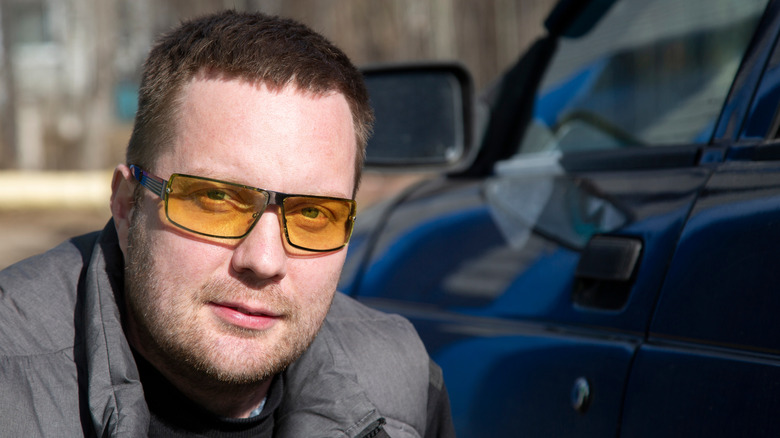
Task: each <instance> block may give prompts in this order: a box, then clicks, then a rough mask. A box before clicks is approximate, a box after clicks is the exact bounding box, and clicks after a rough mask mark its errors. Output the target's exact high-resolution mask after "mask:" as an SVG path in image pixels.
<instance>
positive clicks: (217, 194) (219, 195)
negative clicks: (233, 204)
mask: <svg viewBox="0 0 780 438" xmlns="http://www.w3.org/2000/svg"><path fill="white" fill-rule="evenodd" d="M206 196H207V197H208V198H209V199H211V200H214V201H224V200H225V198H226V197H227V193H225V192H223V191H219V190H209V191H208V192H206Z"/></svg>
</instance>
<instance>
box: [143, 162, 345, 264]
mask: <svg viewBox="0 0 780 438" xmlns="http://www.w3.org/2000/svg"><path fill="white" fill-rule="evenodd" d="M129 167H130V172H131V173H132V174H133V177H134V178H135V179H136V181H138V183H139V184H141V185H142V186H144V187H146V188H147V189H148V190H149V191H151V192H152V193H154V194H155V195H157V196H159V197H160V198H161V199H162V200H163V202H164V203H165V218H166V219H168V222H170V223H172V224H173V225H175V226H177V227H179V228H181V229H183V230H187V231H189V232H191V233H195V234H198V235H201V236H206V237H214V238H218V239H243V238H244V237H246V236H247V235H248V234H249V233H250V232H251V231H252V229H253V228H254V227H255V225H256V224H257V222H258V221H259V220H260V216H262V215H263V213H265V210H266V209H267V208H268V206H269V205H276V206H278V207H279V209H280V210H281V217H282V229H283V233H284V238H285V240H286V241H287V243H288V244H290V245H291V246H293V247H295V248H298V249H302V250H306V251H312V252H329V251H336V250H338V249H341V248H344V247H345V246H347V244H348V243H349V239H350V238H351V237H352V231H353V230H354V228H355V216H356V211H357V203H356V202H355V200H354V199H348V198H338V197H332V196H317V195H302V194H291V193H282V192H275V191H273V190H266V189H261V188H257V187H252V186H248V185H244V184H238V183H233V182H229V181H222V180H219V179H214V178H206V177H203V176H197V175H187V174H183V173H174V174H171V177H170V178H169V179H168V180H164V179H162V178H160V177H158V176H155V175H152V174H151V173H149V172H147V171H145V170H143V169H141V168H140V167H138V166H136V165H134V164H131V165H130V166H129ZM177 176H182V177H187V178H196V179H200V180H205V181H213V182H217V183H221V184H227V185H231V186H235V187H240V188H244V189H247V190H252V191H256V192H261V193H265V194H266V195H267V196H265V199H266V203H265V205H264V206H263V208H262V209H260V211H259V213H258V212H255V217H254V220H253V221H252V224H251V225H250V226H249V228H248V229H247V230H246V232H245V233H244V234H241V235H239V236H220V235H216V234H209V233H204V232H202V231H197V230H193V229H191V228H189V227H185V226H184V225H182V224H180V223H178V222H176V221H174V220H173V219H171V217H170V216H169V215H168V195H169V193H170V191H171V183H172V181H173V179H174V178H175V177H177ZM289 197H304V198H314V199H326V200H334V201H344V202H346V203H348V204H349V206H350V212H349V217H348V218H347V222H346V223H345V224H344V226H345V227H346V230H345V233H344V243H343V244H341V245H339V246H336V247H333V248H327V249H313V248H308V247H305V246H301V245H297V244H295V243H294V242H292V241H291V240H290V234H289V232H288V231H287V218H286V216H285V214H284V200H285V199H286V198H289Z"/></svg>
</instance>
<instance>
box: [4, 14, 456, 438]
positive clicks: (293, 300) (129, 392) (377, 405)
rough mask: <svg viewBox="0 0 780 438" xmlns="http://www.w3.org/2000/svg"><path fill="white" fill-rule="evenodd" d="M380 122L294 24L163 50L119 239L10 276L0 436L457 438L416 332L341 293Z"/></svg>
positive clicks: (239, 23) (257, 18)
mask: <svg viewBox="0 0 780 438" xmlns="http://www.w3.org/2000/svg"><path fill="white" fill-rule="evenodd" d="M371 123H372V112H371V109H370V107H369V105H368V98H367V94H366V91H365V88H364V85H363V83H362V78H361V76H360V74H359V72H358V71H357V70H356V69H355V68H354V67H353V66H352V65H351V63H350V62H349V60H348V59H347V57H346V56H345V55H344V54H343V53H342V52H341V51H339V50H338V49H337V48H335V47H333V46H332V45H331V44H330V43H329V42H327V41H326V40H325V39H323V38H322V37H321V36H319V35H317V34H315V33H314V32H312V31H311V30H309V29H308V28H306V27H304V26H302V25H300V24H297V23H295V22H292V21H288V20H283V19H278V18H275V17H268V16H264V15H262V14H241V13H236V12H224V13H220V14H216V15H213V16H209V17H205V18H202V19H198V20H195V21H191V22H188V23H185V24H183V25H182V26H181V27H180V28H178V29H176V30H174V31H173V32H172V33H170V34H168V35H165V36H163V37H162V38H161V39H160V41H158V43H157V45H156V46H155V47H154V48H153V49H152V51H151V52H150V55H149V58H148V60H147V63H146V65H145V71H144V76H143V81H142V85H141V90H140V97H139V110H138V114H137V116H136V121H135V126H134V130H133V134H132V137H131V140H130V143H129V146H128V151H127V163H128V164H127V165H125V164H121V165H119V166H117V168H116V171H115V173H114V179H113V182H112V196H111V212H112V216H113V218H112V221H111V222H109V224H108V225H107V226H106V228H105V229H104V230H103V231H102V232H100V233H93V234H90V235H86V236H82V237H78V238H75V239H72V240H70V241H68V242H66V243H64V244H62V245H60V246H59V247H57V248H55V249H53V250H52V251H49V252H47V253H45V254H43V255H41V256H38V257H34V258H32V259H29V260H27V261H24V262H21V263H19V264H17V265H15V266H12V267H10V268H8V269H7V270H5V271H3V272H2V273H0V387H2V391H0V425H2V430H3V434H5V435H9V436H37V435H41V436H74V435H81V434H83V435H88V436H145V435H147V434H148V435H152V436H177V435H181V436H192V435H197V436H272V435H273V436H291V437H309V436H324V437H331V436H334V437H335V436H338V437H380V436H392V437H418V436H447V435H451V434H452V425H451V419H450V417H449V415H450V414H449V402H448V400H447V394H446V390H445V388H444V385H443V382H442V378H441V371H440V369H439V368H438V367H437V366H436V365H435V364H433V363H432V362H431V361H430V359H429V358H428V355H427V354H426V352H425V349H424V347H423V346H422V344H421V342H420V340H419V338H418V337H417V335H416V333H415V332H414V330H413V329H412V328H411V326H410V324H409V323H408V322H407V321H405V320H403V319H401V318H400V317H396V316H390V315H385V314H382V313H379V312H377V311H374V310H370V309H368V308H366V307H364V306H362V305H360V304H358V303H356V302H355V301H353V300H351V299H349V298H347V297H345V296H343V295H341V294H335V288H336V283H337V280H338V277H339V274H340V271H341V267H342V264H343V262H344V258H345V251H346V249H345V247H346V244H347V242H348V240H349V235H350V233H351V230H352V223H353V221H354V214H355V204H354V201H353V199H354V195H355V191H356V189H357V185H358V182H359V180H360V169H361V166H362V160H363V156H364V147H365V143H366V140H367V137H368V135H369V132H370V126H371ZM326 315H327V316H326Z"/></svg>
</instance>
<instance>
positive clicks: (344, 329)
mask: <svg viewBox="0 0 780 438" xmlns="http://www.w3.org/2000/svg"><path fill="white" fill-rule="evenodd" d="M122 266H123V261H122V254H121V251H120V250H119V246H118V243H117V238H116V232H115V231H114V225H113V223H112V222H109V224H108V225H107V226H106V228H105V229H104V230H103V231H102V232H100V233H92V234H88V235H85V236H81V237H78V238H74V239H71V240H69V241H67V242H65V243H63V244H62V245H60V246H58V247H56V248H54V249H52V250H51V251H48V252H46V253H44V254H42V255H40V256H36V257H33V258H31V259H28V260H26V261H23V262H20V263H18V264H16V265H14V266H11V267H9V268H7V269H6V270H4V271H2V272H0V430H2V432H1V433H0V434H2V436H28V437H32V436H47V437H48V436H79V435H85V436H101V437H102V436H123V437H124V436H129V437H136V436H145V435H146V432H147V428H148V424H149V411H148V408H147V406H146V402H145V401H144V395H143V390H142V386H141V383H140V381H139V378H138V370H137V369H136V366H135V362H134V360H133V355H132V352H131V350H130V347H129V345H128V343H127V340H126V339H125V336H124V332H123V331H122V325H121V318H120V314H121V311H120V308H119V303H122V302H123V301H122V298H121V294H122V275H123V274H122V272H123V268H122ZM282 378H284V380H285V382H284V388H285V394H284V397H283V401H282V405H281V406H280V408H279V410H278V411H277V412H276V414H275V418H276V422H275V424H276V426H275V436H290V437H314V436H318V437H357V436H364V434H366V433H367V432H371V431H377V429H376V426H377V425H380V424H383V423H384V431H382V432H381V433H386V434H387V435H389V436H391V437H395V438H402V437H423V436H449V435H450V434H451V433H452V432H451V419H450V418H449V402H448V400H447V394H446V389H444V385H443V381H442V377H441V370H440V369H439V368H438V366H436V365H435V364H433V362H431V361H430V359H429V357H428V355H427V353H426V351H425V348H424V347H423V345H422V342H421V341H420V339H419V337H418V336H417V334H416V332H415V331H414V329H413V328H412V326H411V324H410V323H409V322H408V321H406V320H405V319H403V318H401V317H398V316H393V315H387V314H384V313H381V312H377V311H375V310H372V309H369V308H367V307H365V306H363V305H361V304H359V303H357V302H356V301H354V300H352V299H351V298H348V297H346V296H344V295H343V294H339V293H337V294H336V298H335V299H334V302H333V306H332V308H331V310H330V313H329V314H328V317H327V318H326V320H325V323H324V324H323V327H322V329H321V331H320V333H319V334H318V336H317V338H316V339H315V341H314V343H313V344H312V346H311V347H310V348H309V350H307V352H306V353H304V355H303V356H301V358H300V359H298V360H297V361H296V362H295V363H294V364H293V365H291V366H290V367H289V368H288V369H287V371H285V373H284V374H283V376H282ZM426 432H427V433H426ZM376 436H383V435H376Z"/></svg>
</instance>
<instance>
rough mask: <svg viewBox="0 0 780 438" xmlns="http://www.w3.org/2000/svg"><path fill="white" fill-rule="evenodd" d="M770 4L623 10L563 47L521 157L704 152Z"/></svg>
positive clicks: (632, 5) (648, 5) (633, 5)
mask: <svg viewBox="0 0 780 438" xmlns="http://www.w3.org/2000/svg"><path fill="white" fill-rule="evenodd" d="M766 3H767V1H766V0H686V1H679V0H657V1H647V0H626V1H619V2H616V3H615V4H614V5H613V6H612V7H611V8H610V9H609V11H607V13H606V14H605V15H604V16H603V17H602V19H601V20H600V21H599V22H598V23H597V24H596V25H595V26H594V27H593V28H592V29H590V31H589V32H587V33H586V34H584V35H582V36H579V37H562V38H561V39H560V41H559V45H558V49H557V52H556V53H555V55H554V56H553V59H552V61H551V64H550V65H549V67H548V68H547V71H546V73H545V75H544V78H543V80H542V84H541V86H540V89H539V90H540V91H539V92H538V93H537V96H536V99H535V107H534V117H533V120H532V122H531V124H530V125H529V127H528V129H527V130H526V132H525V135H524V138H523V139H522V140H521V143H520V147H519V154H521V155H523V154H529V153H542V152H545V153H546V152H556V153H559V152H570V151H584V150H603V149H611V148H622V147H635V146H662V145H680V144H687V143H707V142H708V141H709V140H710V137H711V136H712V132H713V129H714V127H715V121H716V118H717V117H718V114H719V113H720V111H721V108H722V106H723V102H724V100H725V98H726V95H727V93H728V91H729V88H730V87H731V83H732V81H733V79H734V76H735V74H736V72H737V69H738V67H739V64H740V61H741V60H742V56H743V54H744V52H745V50H746V48H747V46H748V43H749V42H750V38H751V36H752V34H753V31H754V30H755V28H756V26H757V25H758V22H759V19H760V17H761V14H762V12H763V10H764V8H765V6H766Z"/></svg>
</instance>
